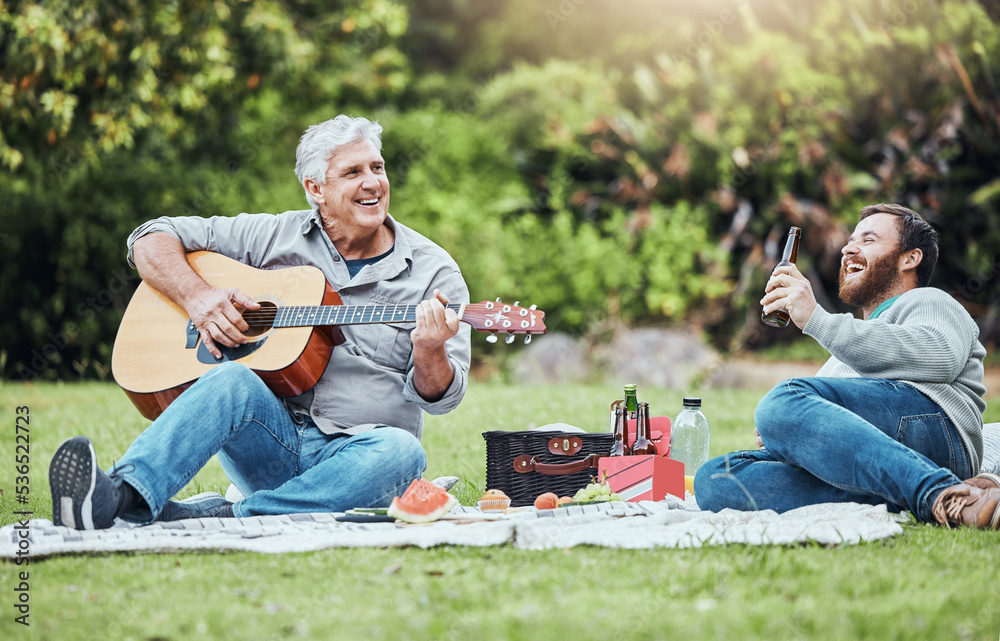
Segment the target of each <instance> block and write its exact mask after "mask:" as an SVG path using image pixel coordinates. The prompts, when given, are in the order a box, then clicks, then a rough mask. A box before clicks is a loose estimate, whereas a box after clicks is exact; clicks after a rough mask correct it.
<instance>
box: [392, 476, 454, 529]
mask: <svg viewBox="0 0 1000 641" xmlns="http://www.w3.org/2000/svg"><path fill="white" fill-rule="evenodd" d="M428 495H429V496H430V497H432V498H434V499H435V502H438V501H442V502H441V504H440V505H439V506H438V507H436V508H428V507H427V505H426V504H427V503H428V501H427V500H426V499H422V498H421V497H422V496H423V497H426V496H428ZM456 505H458V499H456V498H455V497H454V496H452V495H451V494H448V492H446V491H445V490H444V489H442V488H440V487H438V486H436V485H433V484H432V483H430V482H429V481H424V480H422V479H417V480H415V481H413V483H411V484H410V487H408V488H406V491H405V492H403V496H402V497H393V499H392V503H391V504H390V505H389V509H387V510H386V514H388V515H389V516H391V517H393V518H396V519H399V520H400V521H405V522H406V523H430V522H431V521H437V520H438V519H440V518H441V517H442V516H444V515H445V514H447V513H448V512H450V511H451V509H452V508H453V507H455V506H456Z"/></svg>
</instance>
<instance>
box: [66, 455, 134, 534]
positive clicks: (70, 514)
mask: <svg viewBox="0 0 1000 641" xmlns="http://www.w3.org/2000/svg"><path fill="white" fill-rule="evenodd" d="M119 484H120V481H119V482H118V483H116V482H115V480H114V479H112V478H111V477H110V476H108V475H107V474H105V473H104V470H102V469H101V468H99V467H97V455H96V454H95V453H94V446H93V444H91V442H90V440H89V439H88V438H87V437H85V436H76V437H74V438H71V439H69V440H67V441H66V442H64V443H63V444H62V445H60V446H59V449H58V450H56V453H55V456H53V457H52V463H51V464H50V465H49V487H50V488H51V490H52V522H53V523H55V524H56V525H65V526H66V527H71V528H73V529H76V530H103V529H105V528H109V527H111V526H112V524H114V522H115V513H116V512H117V511H118V499H119V492H118V485H119Z"/></svg>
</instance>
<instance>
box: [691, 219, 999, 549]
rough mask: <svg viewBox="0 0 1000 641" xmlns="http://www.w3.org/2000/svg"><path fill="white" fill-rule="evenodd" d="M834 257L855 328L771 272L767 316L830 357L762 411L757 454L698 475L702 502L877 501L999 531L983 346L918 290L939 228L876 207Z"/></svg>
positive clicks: (960, 317)
mask: <svg viewBox="0 0 1000 641" xmlns="http://www.w3.org/2000/svg"><path fill="white" fill-rule="evenodd" d="M842 254H843V257H842V259H841V269H840V297H841V299H842V300H844V302H846V303H848V304H850V305H853V306H856V307H858V308H860V310H861V315H862V318H861V319H858V318H855V317H854V316H853V315H852V314H831V313H829V312H827V311H826V310H824V309H823V308H822V307H820V306H819V305H818V304H817V303H816V298H815V296H814V295H813V290H812V286H811V284H810V283H809V281H808V280H807V279H806V278H805V277H804V276H803V275H802V274H801V273H800V272H799V271H798V269H796V268H795V266H794V265H792V266H783V267H778V268H776V269H775V270H774V272H773V273H772V274H771V278H770V280H769V281H768V283H767V287H766V293H765V295H764V298H763V299H762V300H761V305H763V307H764V311H765V312H771V311H774V310H777V309H784V310H786V311H787V312H788V314H789V316H790V317H791V320H792V322H793V323H794V324H795V326H796V327H798V328H799V329H801V330H802V331H803V333H804V334H806V335H808V336H811V337H813V338H814V339H816V341H817V342H819V343H820V345H822V346H823V347H824V348H826V349H827V351H829V352H830V354H831V357H830V360H829V361H827V362H826V363H825V364H824V365H823V367H822V368H821V369H820V370H819V372H818V373H817V375H816V376H815V377H808V378H796V379H789V380H786V381H783V382H782V383H779V384H778V385H777V386H776V387H775V388H774V389H772V390H771V391H770V392H769V393H768V394H767V396H765V397H764V398H763V399H762V400H761V402H760V403H759V404H758V405H757V410H756V412H755V414H754V422H755V424H756V430H755V433H756V435H757V445H758V448H759V449H758V450H749V451H742V452H733V453H731V454H727V455H725V456H721V457H718V458H715V459H712V460H710V461H708V462H707V463H706V464H705V465H703V466H702V467H701V468H700V469H699V470H698V472H697V475H696V476H695V495H696V496H697V498H698V504H699V506H701V507H702V508H703V509H707V510H712V511H718V510H721V509H724V508H733V509H737V510H748V509H760V510H764V509H771V510H775V511H777V512H784V511H787V510H791V509H794V508H797V507H802V506H805V505H813V504H816V503H827V502H854V503H866V504H882V503H886V504H888V505H889V507H890V509H893V510H899V511H902V510H908V511H909V512H911V513H912V514H913V515H914V516H915V517H916V518H917V519H919V520H920V521H924V522H929V523H932V522H937V523H940V524H942V525H946V526H949V527H950V526H956V525H963V526H969V527H978V528H989V529H994V530H995V529H1000V478H998V477H997V476H995V475H992V474H980V475H978V476H977V473H978V471H979V467H980V463H981V460H982V454H983V441H982V426H983V419H982V412H983V410H984V409H985V407H986V403H985V402H984V401H983V394H984V393H985V391H986V388H985V387H984V386H983V356H984V355H985V353H986V350H985V349H984V348H983V346H982V345H981V344H980V343H979V340H978V337H979V330H978V328H977V326H976V324H975V323H974V322H973V320H972V318H971V317H970V316H969V314H968V313H967V312H966V311H965V309H964V308H963V307H962V306H961V305H959V304H958V303H957V302H956V301H955V300H954V299H953V298H951V297H950V296H948V295H947V294H945V293H944V292H942V291H941V290H938V289H935V288H932V287H928V286H927V285H928V283H929V282H930V278H931V274H932V273H933V271H934V266H935V263H936V262H937V256H938V248H937V232H935V231H934V229H933V228H932V227H931V226H930V225H929V224H928V223H927V222H926V221H924V220H923V218H921V217H920V216H919V215H918V214H917V213H916V212H914V211H912V210H910V209H907V208H905V207H901V206H899V205H886V204H880V205H872V206H870V207H865V208H864V209H862V210H861V216H860V221H859V223H858V225H857V227H856V228H855V230H854V233H853V234H852V235H851V237H850V238H849V239H848V241H847V245H846V246H845V247H844V248H843V250H842ZM962 479H968V480H966V481H963V480H962Z"/></svg>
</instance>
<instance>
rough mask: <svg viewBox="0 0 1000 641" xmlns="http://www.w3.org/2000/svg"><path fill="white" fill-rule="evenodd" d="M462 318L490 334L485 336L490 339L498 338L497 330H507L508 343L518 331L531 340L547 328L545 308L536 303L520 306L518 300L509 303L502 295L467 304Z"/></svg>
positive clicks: (501, 331) (495, 339) (526, 339)
mask: <svg viewBox="0 0 1000 641" xmlns="http://www.w3.org/2000/svg"><path fill="white" fill-rule="evenodd" d="M462 320H463V321H465V322H466V323H468V324H469V325H472V327H473V328H474V329H475V330H476V331H479V332H486V333H487V334H489V335H488V336H487V337H486V340H487V341H489V342H490V343H495V342H497V334H507V339H506V341H507V342H508V343H513V342H514V335H515V334H526V336H525V337H524V342H525V343H530V342H531V335H532V334H544V333H545V332H546V329H545V312H543V311H542V310H540V309H537V308H536V307H535V306H534V305H532V306H531V307H520V306H518V304H517V303H516V302H515V303H514V304H513V305H508V304H506V303H504V302H501V300H500V299H499V298H498V299H496V300H495V301H492V300H484V301H483V302H481V303H470V304H468V305H466V306H465V312H464V313H463V314H462Z"/></svg>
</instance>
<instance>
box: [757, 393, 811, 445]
mask: <svg viewBox="0 0 1000 641" xmlns="http://www.w3.org/2000/svg"><path fill="white" fill-rule="evenodd" d="M804 387H805V385H804V384H803V381H802V379H798V378H789V379H786V380H783V381H781V382H780V383H778V384H777V385H775V386H774V387H772V388H771V391H769V392H768V393H767V394H765V395H764V398H762V399H760V402H759V403H757V407H756V409H754V413H753V422H754V426H755V427H756V428H757V432H759V433H760V435H761V438H762V439H765V441H766V439H767V437H768V436H770V437H778V436H779V435H778V434H777V433H776V432H775V430H781V429H783V428H786V427H789V425H790V421H788V412H789V410H790V405H789V403H790V402H791V400H792V399H791V397H792V396H795V395H796V394H795V392H796V391H804Z"/></svg>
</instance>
